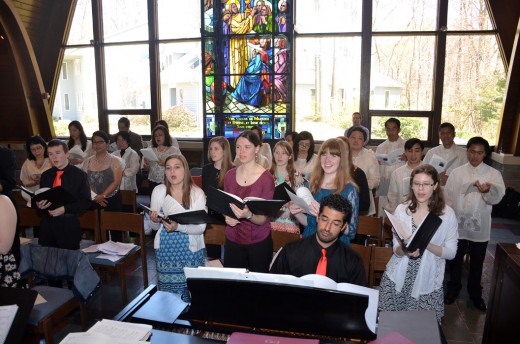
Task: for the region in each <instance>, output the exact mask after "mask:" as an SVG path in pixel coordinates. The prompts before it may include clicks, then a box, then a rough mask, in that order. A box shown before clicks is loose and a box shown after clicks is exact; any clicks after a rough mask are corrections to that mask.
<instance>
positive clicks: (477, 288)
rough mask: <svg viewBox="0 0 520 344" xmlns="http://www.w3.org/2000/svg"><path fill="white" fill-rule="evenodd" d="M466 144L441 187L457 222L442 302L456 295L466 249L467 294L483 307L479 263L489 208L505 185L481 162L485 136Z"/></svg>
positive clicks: (484, 246) (487, 150)
mask: <svg viewBox="0 0 520 344" xmlns="http://www.w3.org/2000/svg"><path fill="white" fill-rule="evenodd" d="M466 147H467V157H468V163H466V164H464V165H462V166H460V167H458V168H456V169H454V170H453V172H452V173H451V174H450V177H449V178H448V181H447V183H446V187H445V188H444V192H445V195H446V204H448V205H449V206H451V207H452V208H453V210H455V214H456V215H457V221H458V224H459V244H458V246H457V255H456V256H455V258H454V259H453V260H451V261H448V265H447V270H448V272H449V273H450V279H449V281H448V284H447V285H448V291H447V293H446V296H445V297H444V303H445V304H448V305H449V304H452V303H453V302H455V299H456V298H457V296H458V295H459V291H460V289H461V288H462V283H461V277H462V263H463V260H464V255H465V254H466V252H468V254H469V257H470V263H469V274H468V285H467V289H468V294H469V297H470V299H471V301H472V302H473V304H474V305H475V307H476V308H477V309H479V310H481V311H485V310H486V304H485V303H484V300H483V299H482V286H481V284H480V282H481V279H482V266H483V265H484V258H485V257H486V249H487V245H488V242H489V239H490V236H491V210H492V209H493V205H494V204H497V203H499V202H500V200H501V199H502V197H503V196H504V194H505V185H504V179H502V175H501V174H500V172H499V171H497V170H496V169H494V168H492V167H491V166H489V165H487V164H485V163H484V160H485V158H486V157H487V155H488V154H490V153H491V149H490V148H489V143H488V142H487V141H486V140H485V139H483V138H482V137H472V138H471V139H469V141H468V143H467V145H466Z"/></svg>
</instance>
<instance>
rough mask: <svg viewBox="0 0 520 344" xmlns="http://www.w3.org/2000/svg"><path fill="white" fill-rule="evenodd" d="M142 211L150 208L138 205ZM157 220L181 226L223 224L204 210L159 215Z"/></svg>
mask: <svg viewBox="0 0 520 344" xmlns="http://www.w3.org/2000/svg"><path fill="white" fill-rule="evenodd" d="M139 205H140V206H141V207H143V209H145V210H148V211H152V209H150V207H147V206H146V205H144V204H141V203H139ZM159 218H160V219H163V220H164V221H166V222H170V221H175V222H177V223H178V224H181V225H200V224H203V223H206V224H217V225H223V224H225V222H224V221H222V219H220V218H216V217H214V216H212V215H210V214H208V213H207V212H206V211H205V210H202V209H201V210H193V211H185V212H182V213H176V214H170V215H164V214H159Z"/></svg>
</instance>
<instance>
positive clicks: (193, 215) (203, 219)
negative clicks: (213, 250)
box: [166, 210, 225, 225]
mask: <svg viewBox="0 0 520 344" xmlns="http://www.w3.org/2000/svg"><path fill="white" fill-rule="evenodd" d="M166 218H167V219H169V220H173V221H175V222H177V223H179V224H181V225H200V224H202V223H208V224H217V225H223V224H225V222H224V221H222V219H219V218H216V217H213V216H212V215H210V214H208V213H206V211H205V210H194V211H186V212H184V213H177V214H172V215H168V216H166Z"/></svg>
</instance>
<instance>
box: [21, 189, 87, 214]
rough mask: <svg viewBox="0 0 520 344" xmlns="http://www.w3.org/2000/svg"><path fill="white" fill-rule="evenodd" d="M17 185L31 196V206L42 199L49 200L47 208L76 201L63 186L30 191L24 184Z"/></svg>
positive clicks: (33, 206)
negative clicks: (49, 203) (49, 204)
mask: <svg viewBox="0 0 520 344" xmlns="http://www.w3.org/2000/svg"><path fill="white" fill-rule="evenodd" d="M18 187H19V188H20V189H21V190H22V192H25V193H26V194H28V195H29V196H30V197H31V206H32V208H36V203H37V202H39V201H42V200H47V201H49V202H51V204H52V205H51V206H50V207H49V208H48V210H52V209H56V208H59V207H61V206H63V205H67V204H70V203H74V202H77V201H78V198H77V197H76V196H74V195H73V194H71V193H70V192H68V191H67V190H65V189H64V188H63V187H61V186H58V187H55V188H41V189H38V190H36V191H35V192H32V191H31V190H29V189H27V188H25V187H24V186H21V185H18Z"/></svg>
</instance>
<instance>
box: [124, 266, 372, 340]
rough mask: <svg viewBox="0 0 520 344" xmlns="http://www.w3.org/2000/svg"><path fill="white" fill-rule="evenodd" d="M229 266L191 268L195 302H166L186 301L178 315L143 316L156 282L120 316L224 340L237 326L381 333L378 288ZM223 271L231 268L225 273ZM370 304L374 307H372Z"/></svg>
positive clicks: (311, 333)
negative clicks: (349, 287)
mask: <svg viewBox="0 0 520 344" xmlns="http://www.w3.org/2000/svg"><path fill="white" fill-rule="evenodd" d="M188 270H190V269H188ZM226 270H228V269H213V270H212V269H208V270H207V271H206V269H193V271H186V276H187V282H188V288H189V290H190V293H191V297H192V299H191V303H190V304H183V302H182V301H181V300H179V301H178V302H175V303H176V305H172V304H169V305H164V307H170V308H171V307H173V308H178V307H181V309H182V311H181V313H180V315H179V316H178V317H177V318H176V319H175V320H174V321H172V319H170V320H166V319H165V320H160V319H157V318H155V319H151V318H152V317H150V319H146V317H145V319H143V316H142V312H141V314H140V315H139V316H140V317H137V316H136V313H137V312H138V311H139V309H141V308H142V307H145V306H147V304H148V303H149V302H150V303H152V302H151V300H153V297H154V294H156V293H158V291H157V288H156V286H154V285H150V286H149V287H148V288H146V289H145V290H144V291H143V292H142V293H141V294H140V295H138V296H137V297H136V298H135V299H134V300H133V301H132V302H131V303H130V304H128V305H127V306H126V307H125V308H124V309H123V310H122V311H121V312H120V313H119V314H117V315H116V317H115V318H114V320H118V321H129V322H141V323H149V324H151V325H152V326H153V327H154V329H156V330H162V331H172V332H178V333H184V334H190V335H193V336H197V337H201V338H209V339H213V340H220V341H226V340H227V339H228V338H229V336H230V334H231V333H233V332H248V333H259V334H265V335H273V336H284V337H296V338H314V339H319V340H320V342H321V343H354V342H355V343H359V342H368V341H370V340H373V339H375V338H376V335H375V317H376V313H377V309H374V307H375V308H377V291H373V290H372V292H371V293H370V294H371V295H370V296H369V295H367V294H365V295H363V293H362V292H361V293H359V292H346V291H343V290H332V289H328V288H323V287H316V286H313V283H314V282H313V281H310V282H309V281H302V280H300V279H297V278H296V277H293V276H285V275H270V274H257V273H245V271H237V269H229V271H226ZM208 271H209V272H208ZM222 271H226V274H224V275H222V274H221V273H222ZM321 277H322V276H320V278H321ZM297 280H298V281H297ZM353 287H354V288H360V289H361V290H363V289H365V290H369V289H368V288H363V287H358V286H353ZM370 290H371V289H370ZM159 293H160V292H159ZM374 293H375V294H374ZM374 295H375V299H374ZM369 303H370V307H369ZM374 303H375V305H374ZM159 307H160V306H159ZM368 309H371V310H370V311H368V312H367V310H368ZM372 313H373V314H372ZM367 314H368V315H367Z"/></svg>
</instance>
